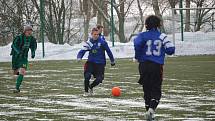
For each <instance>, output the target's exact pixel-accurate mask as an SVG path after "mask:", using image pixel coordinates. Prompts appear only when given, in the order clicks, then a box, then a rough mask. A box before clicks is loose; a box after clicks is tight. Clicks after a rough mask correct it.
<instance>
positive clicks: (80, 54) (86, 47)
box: [77, 40, 92, 60]
mask: <svg viewBox="0 0 215 121" xmlns="http://www.w3.org/2000/svg"><path fill="white" fill-rule="evenodd" d="M91 47H92V45H91V43H90V41H89V40H88V41H87V42H85V43H84V45H83V47H82V49H81V50H80V51H79V52H78V55H77V59H78V60H81V59H82V58H83V56H84V54H85V53H86V52H87V51H90V50H91Z"/></svg>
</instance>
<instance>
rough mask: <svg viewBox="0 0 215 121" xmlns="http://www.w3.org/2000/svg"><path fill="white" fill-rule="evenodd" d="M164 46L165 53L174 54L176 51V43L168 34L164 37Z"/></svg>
mask: <svg viewBox="0 0 215 121" xmlns="http://www.w3.org/2000/svg"><path fill="white" fill-rule="evenodd" d="M163 46H164V48H165V53H166V54H167V55H172V54H174V53H175V46H174V44H173V43H172V42H171V41H170V40H169V39H168V37H167V36H165V37H164V39H163Z"/></svg>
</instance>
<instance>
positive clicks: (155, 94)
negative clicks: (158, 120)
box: [150, 64, 163, 110]
mask: <svg viewBox="0 0 215 121" xmlns="http://www.w3.org/2000/svg"><path fill="white" fill-rule="evenodd" d="M154 68H155V69H154V71H153V72H154V73H153V76H152V83H153V86H152V92H151V97H152V99H151V101H150V108H152V109H154V110H155V109H156V108H157V106H158V104H159V102H160V98H161V93H162V92H161V86H162V81H163V66H162V65H159V64H155V65H154Z"/></svg>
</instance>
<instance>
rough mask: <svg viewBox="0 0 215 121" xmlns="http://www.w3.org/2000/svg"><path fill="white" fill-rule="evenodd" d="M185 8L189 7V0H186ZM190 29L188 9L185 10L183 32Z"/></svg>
mask: <svg viewBox="0 0 215 121" xmlns="http://www.w3.org/2000/svg"><path fill="white" fill-rule="evenodd" d="M186 8H190V0H186ZM189 31H190V10H186V20H185V32H189Z"/></svg>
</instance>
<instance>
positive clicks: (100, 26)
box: [96, 24, 104, 29]
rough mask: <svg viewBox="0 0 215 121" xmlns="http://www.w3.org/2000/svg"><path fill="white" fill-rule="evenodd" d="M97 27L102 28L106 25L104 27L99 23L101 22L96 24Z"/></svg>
mask: <svg viewBox="0 0 215 121" xmlns="http://www.w3.org/2000/svg"><path fill="white" fill-rule="evenodd" d="M96 28H97V29H100V28H104V27H103V26H102V25H99V24H98V25H97V26H96Z"/></svg>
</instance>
